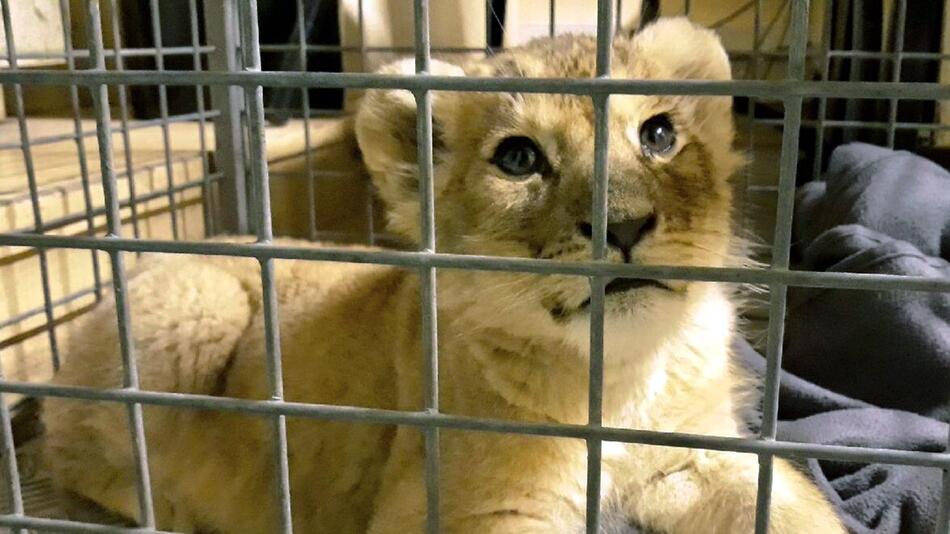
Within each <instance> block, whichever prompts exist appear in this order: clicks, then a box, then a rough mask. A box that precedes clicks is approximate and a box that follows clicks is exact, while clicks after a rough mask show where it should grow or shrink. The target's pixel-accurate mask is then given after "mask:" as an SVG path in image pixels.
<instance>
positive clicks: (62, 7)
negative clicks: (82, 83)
mask: <svg viewBox="0 0 950 534" xmlns="http://www.w3.org/2000/svg"><path fill="white" fill-rule="evenodd" d="M59 12H60V16H61V17H62V18H63V43H64V45H65V49H66V68H67V69H69V70H75V69H76V59H75V58H74V57H73V54H72V51H73V42H72V40H73V36H72V16H71V13H70V9H69V2H68V1H67V0H60V1H59ZM69 105H70V108H71V109H72V112H73V131H74V132H75V141H76V155H77V156H78V158H79V176H80V180H81V181H82V196H83V203H84V204H85V209H84V212H85V216H86V217H85V218H86V232H87V234H88V235H90V236H92V235H95V233H96V226H95V222H94V221H93V215H92V211H93V207H92V191H91V190H90V186H89V182H90V181H89V165H88V163H87V162H86V141H85V137H84V136H83V135H82V134H83V128H82V116H81V115H80V106H79V88H78V87H76V86H75V85H71V86H69ZM90 259H91V260H92V278H93V287H94V289H95V295H96V300H97V301H98V300H99V299H101V298H102V275H101V273H100V269H99V254H98V252H96V251H94V250H93V251H91V253H90Z"/></svg>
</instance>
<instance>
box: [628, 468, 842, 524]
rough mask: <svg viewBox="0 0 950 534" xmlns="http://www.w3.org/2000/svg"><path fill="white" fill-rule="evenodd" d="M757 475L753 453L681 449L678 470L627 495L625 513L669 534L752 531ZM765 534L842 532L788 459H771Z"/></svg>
mask: <svg viewBox="0 0 950 534" xmlns="http://www.w3.org/2000/svg"><path fill="white" fill-rule="evenodd" d="M757 479H758V459H757V457H756V456H755V455H751V454H737V453H725V452H716V451H686V453H685V454H684V457H683V459H682V461H681V462H680V463H679V468H677V469H674V470H672V471H671V472H667V473H662V474H658V475H655V476H654V477H652V478H651V479H650V480H649V481H648V482H647V483H646V484H645V485H644V486H643V487H641V488H639V491H636V492H631V494H630V495H628V498H627V509H628V514H629V515H630V517H631V518H634V519H635V520H639V522H640V523H641V524H644V525H649V526H650V527H651V528H653V529H654V530H656V531H658V532H664V533H669V534H680V533H682V534H687V533H689V534H692V533H695V532H708V533H710V534H745V533H749V534H751V533H753V532H754V531H755V503H756V493H757V484H758V482H757ZM769 532H770V533H772V534H845V533H846V530H845V528H844V526H843V525H842V523H841V520H840V519H839V518H838V515H837V513H836V512H835V510H834V508H833V507H832V506H831V504H830V503H829V502H828V500H827V499H826V498H825V497H824V496H823V495H822V494H821V492H820V491H818V488H817V487H815V485H814V484H813V483H812V482H811V481H809V480H808V479H807V478H806V477H805V476H804V475H803V474H801V473H800V472H798V471H797V470H796V469H795V468H794V467H792V466H791V464H789V463H788V462H787V461H785V460H783V459H780V458H776V459H775V465H774V474H773V482H772V503H771V507H770V522H769Z"/></svg>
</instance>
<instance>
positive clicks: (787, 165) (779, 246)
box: [755, 0, 809, 534]
mask: <svg viewBox="0 0 950 534" xmlns="http://www.w3.org/2000/svg"><path fill="white" fill-rule="evenodd" d="M808 7H809V0H793V2H792V7H791V9H792V12H791V14H790V16H791V18H792V21H791V24H792V27H793V29H792V32H791V33H792V35H793V41H792V45H791V47H790V49H789V56H788V78H791V79H795V80H801V79H803V78H804V76H805V50H806V48H807V46H808ZM784 104H785V127H784V129H783V131H782V154H781V162H780V165H781V166H780V168H779V190H778V208H777V211H776V215H775V237H774V240H773V242H772V261H771V267H770V268H771V269H773V270H781V271H787V270H788V268H789V258H790V254H791V242H792V218H793V217H794V210H795V175H796V172H797V169H798V139H799V136H800V134H801V121H802V97H800V96H793V97H787V98H786V99H785V101H784ZM787 296H788V286H787V285H785V284H780V283H779V284H770V286H769V326H768V340H767V347H766V371H765V388H764V398H763V401H762V405H763V407H762V428H761V430H760V432H759V438H760V439H763V440H768V441H772V440H774V439H775V429H776V424H777V421H778V394H779V386H780V380H781V379H780V376H779V372H780V371H781V369H782V341H783V338H784V335H785V309H786V300H787ZM773 464H774V462H773V456H772V455H770V454H760V455H759V480H758V491H757V492H756V493H757V495H756V505H755V532H756V534H767V533H768V530H769V512H770V509H769V507H770V504H771V500H772V475H773V468H774V465H773Z"/></svg>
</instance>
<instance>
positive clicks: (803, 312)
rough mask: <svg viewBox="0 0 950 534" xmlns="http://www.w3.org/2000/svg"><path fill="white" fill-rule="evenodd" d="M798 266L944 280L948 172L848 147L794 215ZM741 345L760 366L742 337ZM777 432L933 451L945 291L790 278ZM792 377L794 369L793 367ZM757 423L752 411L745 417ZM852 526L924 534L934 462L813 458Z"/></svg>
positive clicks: (934, 505)
mask: <svg viewBox="0 0 950 534" xmlns="http://www.w3.org/2000/svg"><path fill="white" fill-rule="evenodd" d="M795 243H796V247H795V257H796V260H797V261H796V265H794V267H795V268H796V269H802V270H810V271H834V272H856V273H880V274H897V275H910V276H924V277H934V278H948V277H950V263H948V261H947V260H948V256H950V173H948V172H947V171H946V170H945V169H943V168H941V167H939V166H937V165H935V164H934V163H932V162H929V161H927V160H925V159H923V158H920V157H918V156H915V155H913V154H909V153H907V152H895V151H892V150H887V149H883V148H879V147H875V146H871V145H865V144H859V143H855V144H849V145H845V146H842V147H839V148H838V149H837V150H835V151H834V153H833V154H832V156H831V161H830V164H829V170H828V172H827V174H826V175H825V177H824V181H822V182H813V183H809V184H807V185H805V186H803V187H802V188H801V189H800V190H799V193H798V198H797V202H796V212H795ZM736 354H737V355H738V356H739V359H740V360H741V361H743V362H745V363H746V364H747V366H748V367H749V368H750V369H753V370H755V371H757V372H759V373H764V369H765V361H764V358H762V357H761V356H760V355H758V354H756V353H755V352H754V351H752V349H751V348H750V347H748V345H747V344H745V343H744V342H739V343H737V348H736ZM783 367H784V368H785V372H783V376H782V387H781V393H780V405H779V406H780V410H779V419H780V423H779V427H778V437H779V439H786V440H791V441H803V442H811V443H823V444H835V445H850V446H862V447H881V448H893V449H902V450H914V451H929V452H941V451H944V450H945V449H946V447H947V446H948V445H947V440H948V427H947V424H946V422H947V421H948V419H950V294H948V293H922V292H910V291H889V292H877V291H855V290H840V289H813V288H791V289H790V290H789V307H788V317H787V320H786V336H785V351H784V359H783ZM796 375H797V376H796ZM752 423H753V424H754V423H755V421H753V422H752ZM805 467H806V468H807V470H808V471H809V472H810V473H811V475H812V476H813V477H814V478H815V480H816V481H817V482H818V484H819V485H820V486H821V487H822V488H823V489H824V490H825V491H826V493H828V495H829V496H830V497H831V499H832V501H833V502H834V503H835V504H836V506H837V507H838V509H839V510H840V512H841V514H842V517H843V518H844V519H845V521H846V523H847V525H848V527H849V528H850V529H851V531H852V532H854V533H856V534H870V533H874V534H916V533H921V534H924V533H926V534H930V533H932V532H934V529H935V527H936V516H937V511H938V508H939V501H940V492H941V488H942V483H941V476H942V474H941V472H940V470H938V469H930V468H919V467H908V466H891V465H861V464H854V463H840V462H826V461H816V460H810V461H808V462H807V464H806V466H805Z"/></svg>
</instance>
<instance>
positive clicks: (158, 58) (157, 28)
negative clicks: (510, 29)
mask: <svg viewBox="0 0 950 534" xmlns="http://www.w3.org/2000/svg"><path fill="white" fill-rule="evenodd" d="M149 9H150V10H151V19H152V40H153V41H154V46H155V69H156V70H158V71H159V72H161V71H163V70H165V55H164V54H162V19H161V11H160V10H159V7H158V0H149ZM158 112H159V115H160V116H161V119H162V120H161V128H162V147H163V148H164V150H165V177H166V179H167V181H168V207H169V209H171V217H169V220H170V221H171V227H172V237H173V238H175V239H178V203H177V201H176V199H175V194H174V193H173V192H172V188H173V187H174V186H175V178H174V176H175V175H174V170H173V166H172V146H171V143H172V142H171V130H170V129H169V126H168V87H166V86H165V85H161V84H160V85H159V86H158Z"/></svg>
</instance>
